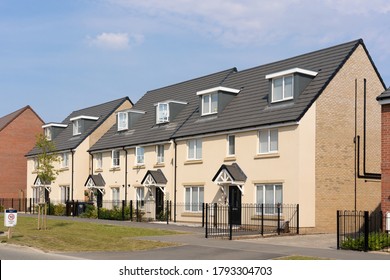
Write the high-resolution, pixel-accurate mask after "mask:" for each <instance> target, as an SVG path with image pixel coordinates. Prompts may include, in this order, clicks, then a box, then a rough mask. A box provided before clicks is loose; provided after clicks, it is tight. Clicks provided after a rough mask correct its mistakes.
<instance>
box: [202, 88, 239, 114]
mask: <svg viewBox="0 0 390 280" xmlns="http://www.w3.org/2000/svg"><path fill="white" fill-rule="evenodd" d="M239 92H240V90H238V89H234V88H227V87H222V86H218V87H214V88H210V89H205V90H201V91H198V92H197V93H196V95H199V96H200V97H201V101H200V106H201V114H202V116H207V115H212V114H217V113H218V112H222V111H223V109H224V108H225V106H226V105H227V104H229V102H230V101H231V100H232V99H233V98H234V96H236V95H237V94H238V93H239Z"/></svg>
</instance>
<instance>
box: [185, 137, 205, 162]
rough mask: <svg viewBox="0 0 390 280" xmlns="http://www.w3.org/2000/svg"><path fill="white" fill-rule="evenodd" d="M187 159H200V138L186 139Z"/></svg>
mask: <svg viewBox="0 0 390 280" xmlns="http://www.w3.org/2000/svg"><path fill="white" fill-rule="evenodd" d="M187 146H188V160H199V159H202V139H193V140H188V142H187Z"/></svg>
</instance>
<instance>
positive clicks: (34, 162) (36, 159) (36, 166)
mask: <svg viewBox="0 0 390 280" xmlns="http://www.w3.org/2000/svg"><path fill="white" fill-rule="evenodd" d="M33 168H34V171H37V170H38V168H39V159H38V158H37V157H34V158H33Z"/></svg>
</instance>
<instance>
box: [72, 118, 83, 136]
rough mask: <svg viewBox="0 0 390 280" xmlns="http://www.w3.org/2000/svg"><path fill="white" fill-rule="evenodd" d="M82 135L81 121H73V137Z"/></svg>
mask: <svg viewBox="0 0 390 280" xmlns="http://www.w3.org/2000/svg"><path fill="white" fill-rule="evenodd" d="M79 134H81V120H80V119H79V120H74V121H73V135H79Z"/></svg>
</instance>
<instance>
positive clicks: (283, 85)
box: [272, 75, 294, 102]
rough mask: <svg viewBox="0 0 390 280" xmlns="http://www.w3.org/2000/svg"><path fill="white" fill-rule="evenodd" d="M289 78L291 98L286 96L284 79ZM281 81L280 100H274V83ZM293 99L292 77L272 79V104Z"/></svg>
mask: <svg viewBox="0 0 390 280" xmlns="http://www.w3.org/2000/svg"><path fill="white" fill-rule="evenodd" d="M287 78H291V96H286V79H287ZM277 80H282V98H281V99H275V94H274V89H275V81H277ZM291 99H294V75H286V76H280V77H275V78H273V79H272V102H281V101H286V100H291Z"/></svg>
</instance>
